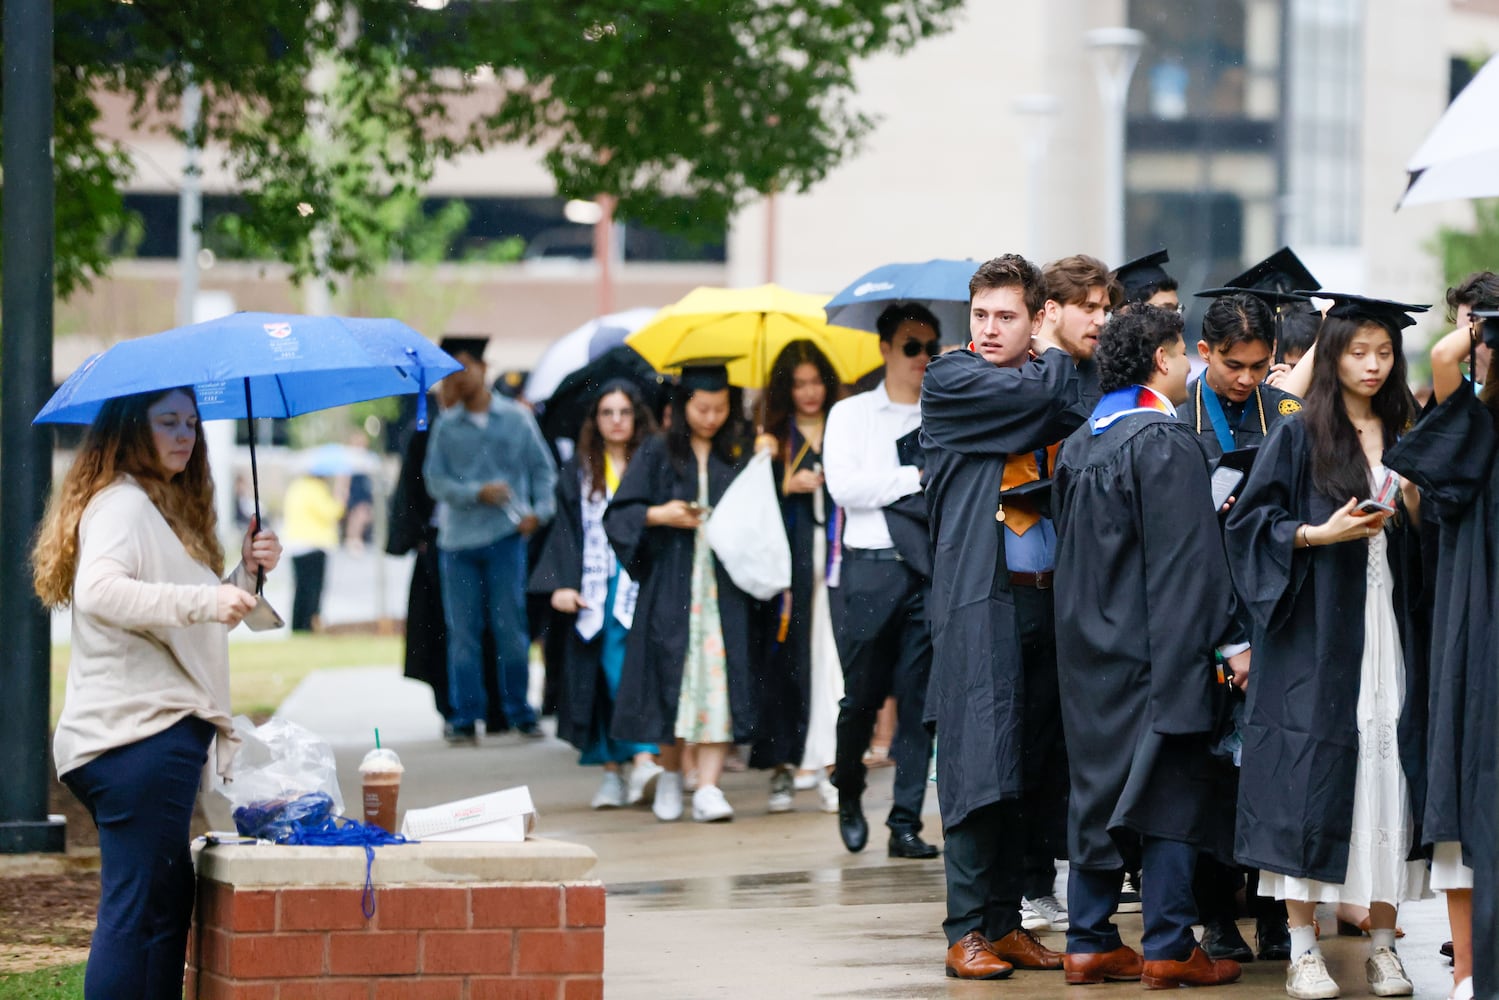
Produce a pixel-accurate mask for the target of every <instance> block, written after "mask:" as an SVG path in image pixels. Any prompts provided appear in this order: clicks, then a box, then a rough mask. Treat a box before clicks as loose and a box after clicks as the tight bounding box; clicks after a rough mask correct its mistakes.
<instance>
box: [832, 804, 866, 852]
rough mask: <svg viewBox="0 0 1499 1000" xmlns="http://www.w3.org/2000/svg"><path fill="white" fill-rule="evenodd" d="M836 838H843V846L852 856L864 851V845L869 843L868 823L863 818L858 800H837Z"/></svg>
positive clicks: (862, 811)
mask: <svg viewBox="0 0 1499 1000" xmlns="http://www.w3.org/2000/svg"><path fill="white" fill-rule="evenodd" d="M838 836H840V837H842V838H843V846H844V847H847V848H848V849H849V851H851V852H852V853H854V854H858V853H859V852H860V851H862V850H864V845H865V844H867V843H869V822H868V821H867V820H866V819H865V818H864V810H863V808H862V807H861V806H860V805H859V800H858V799H839V800H838Z"/></svg>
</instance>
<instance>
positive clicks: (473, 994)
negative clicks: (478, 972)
mask: <svg viewBox="0 0 1499 1000" xmlns="http://www.w3.org/2000/svg"><path fill="white" fill-rule="evenodd" d="M561 995H562V981H561V980H560V979H509V978H489V977H485V978H483V979H470V980H469V981H468V997H469V1000H558V998H559V997H560V996H561Z"/></svg>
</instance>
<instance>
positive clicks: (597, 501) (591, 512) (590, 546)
mask: <svg viewBox="0 0 1499 1000" xmlns="http://www.w3.org/2000/svg"><path fill="white" fill-rule="evenodd" d="M578 479H579V486H580V489H581V492H582V494H583V510H582V514H583V583H582V587H581V588H580V592H581V593H582V595H583V604H584V607H583V608H582V609H580V610H579V611H578V624H577V630H578V635H579V636H580V637H581V638H582V639H583V641H584V642H589V641H592V639H593V637H594V636H596V635H598V634H599V630H600V629H602V628H603V627H604V603H605V601H607V600H608V599H609V578H610V577H611V576H613V575H614V574H615V572H616V571H618V573H619V582H618V583H617V584H616V585H615V589H614V620H615V621H617V622H619V623H620V624H621V625H623V626H624V627H625V628H629V627H630V626H631V624H633V623H634V621H635V601H636V600H637V599H638V598H639V596H640V584H638V583H636V582H635V581H634V580H632V579H630V574H628V573H626V572H625V568H624V567H623V566H620V565H619V560H617V559H616V558H615V557H614V549H613V548H612V547H611V546H610V545H609V536H608V535H606V534H605V533H604V511H605V509H606V508H608V506H609V499H610V498H611V497H613V496H614V491H615V490H617V489H619V472H618V471H616V470H615V468H614V463H613V462H612V461H610V460H609V456H608V455H607V454H605V455H604V491H605V492H604V495H603V496H595V495H594V493H593V484H592V483H591V482H590V481H589V476H588V470H587V469H585V468H582V467H580V468H579V469H578Z"/></svg>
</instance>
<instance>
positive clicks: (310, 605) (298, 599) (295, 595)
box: [291, 549, 328, 632]
mask: <svg viewBox="0 0 1499 1000" xmlns="http://www.w3.org/2000/svg"><path fill="white" fill-rule="evenodd" d="M327 570H328V553H326V552H324V551H323V550H322V549H314V550H313V551H311V552H304V553H302V554H301V555H299V556H292V557H291V580H292V587H293V588H294V589H293V591H292V598H291V630H292V631H293V632H311V631H312V620H313V619H314V618H316V617H317V616H318V613H319V611H320V610H321V609H322V607H323V576H324V575H325V574H326V573H327Z"/></svg>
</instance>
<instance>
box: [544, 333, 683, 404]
mask: <svg viewBox="0 0 1499 1000" xmlns="http://www.w3.org/2000/svg"><path fill="white" fill-rule="evenodd" d="M659 311H660V310H657V309H626V310H625V311H624V312H617V313H610V314H609V315H607V316H600V317H598V318H597V319H591V320H589V321H588V322H587V323H584V324H583V325H582V326H580V327H578V328H577V329H576V330H574V331H572V332H571V333H567V334H563V335H562V337H561V338H560V339H558V340H557V341H556V342H555V343H554V344H552V346H551V347H548V348H547V350H546V353H545V354H543V355H542V356H541V360H540V361H538V362H536V365H535V367H533V368H532V369H531V374H530V375H529V376H528V377H527V378H526V387H525V389H523V390H522V391H521V395H522V396H524V397H525V398H526V400H527V402H530V403H533V404H534V403H541V402H545V401H546V400H548V399H551V398H552V393H554V392H556V391H557V386H559V385H561V384H562V380H563V379H565V378H567V377H568V376H569V375H571V374H572V373H573V372H575V371H577V370H578V369H579V368H582V367H583V366H584V365H586V364H588V362H590V361H592V360H594V359H595V358H597V357H598V356H599V355H601V354H603V353H605V352H606V351H608V350H609V349H610V348H613V347H618V346H619V345H620V344H623V343H624V342H625V338H626V337H628V336H629V335H630V334H632V333H634V332H635V331H636V330H638V329H640V328H641V327H642V326H645V324H646V323H648V322H650V320H651V318H652V317H654V316H655V315H656V313H657V312H659Z"/></svg>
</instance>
